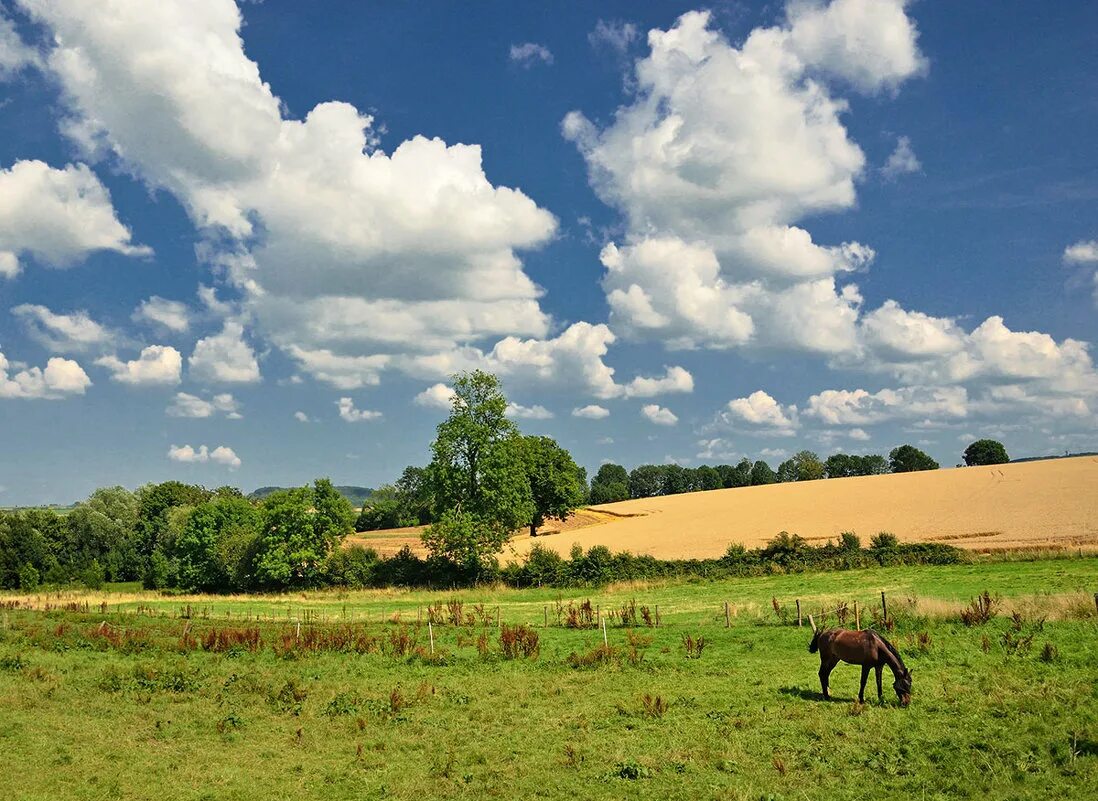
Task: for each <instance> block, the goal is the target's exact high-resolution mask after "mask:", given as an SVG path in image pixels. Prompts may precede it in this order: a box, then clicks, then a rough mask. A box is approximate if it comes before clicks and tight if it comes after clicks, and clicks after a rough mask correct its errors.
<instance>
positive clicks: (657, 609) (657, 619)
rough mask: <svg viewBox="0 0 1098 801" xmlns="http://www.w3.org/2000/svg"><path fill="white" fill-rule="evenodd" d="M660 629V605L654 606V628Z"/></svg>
mask: <svg viewBox="0 0 1098 801" xmlns="http://www.w3.org/2000/svg"><path fill="white" fill-rule="evenodd" d="M659 627H660V605H659V604H656V628H657V629H658V628H659Z"/></svg>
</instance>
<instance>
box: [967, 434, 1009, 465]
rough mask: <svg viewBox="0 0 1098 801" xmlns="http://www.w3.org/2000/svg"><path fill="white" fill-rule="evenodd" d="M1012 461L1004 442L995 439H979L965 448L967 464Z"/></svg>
mask: <svg viewBox="0 0 1098 801" xmlns="http://www.w3.org/2000/svg"><path fill="white" fill-rule="evenodd" d="M1009 461H1010V457H1009V456H1007V452H1006V448H1004V447H1003V443H1001V442H998V441H996V440H993V439H978V440H976V441H975V442H973V443H972V444H971V445H969V446H968V447H967V448H965V464H966V465H968V466H969V467H973V466H975V465H982V464H1006V463H1007V462H1009Z"/></svg>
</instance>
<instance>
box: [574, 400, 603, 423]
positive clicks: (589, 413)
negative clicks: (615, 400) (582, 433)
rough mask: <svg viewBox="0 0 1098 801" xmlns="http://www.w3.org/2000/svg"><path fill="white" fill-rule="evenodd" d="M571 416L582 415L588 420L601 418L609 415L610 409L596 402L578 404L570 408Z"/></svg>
mask: <svg viewBox="0 0 1098 801" xmlns="http://www.w3.org/2000/svg"><path fill="white" fill-rule="evenodd" d="M572 416H573V417H584V418H587V419H588V420H602V419H604V418H607V417H609V416H610V410H609V409H607V408H606V407H605V406H599V405H598V404H597V403H592V404H588V405H587V406H579V407H576V408H575V409H573V410H572Z"/></svg>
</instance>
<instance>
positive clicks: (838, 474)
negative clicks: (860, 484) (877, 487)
mask: <svg viewBox="0 0 1098 801" xmlns="http://www.w3.org/2000/svg"><path fill="white" fill-rule="evenodd" d="M824 469H825V470H826V471H827V477H828V478H848V477H850V476H856V475H858V474H859V472H858V465H857V463H856V462H855V457H852V456H847V455H846V454H845V453H833V454H831V455H830V456H828V457H827V461H825V462H824Z"/></svg>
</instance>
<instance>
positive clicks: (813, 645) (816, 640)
mask: <svg viewBox="0 0 1098 801" xmlns="http://www.w3.org/2000/svg"><path fill="white" fill-rule="evenodd" d="M818 650H820V630H819V629H816V631H814V632H813V633H812V642H810V643H809V644H808V653H810V654H814V653H816V652H817V651H818Z"/></svg>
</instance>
